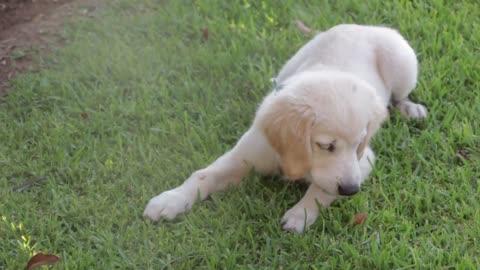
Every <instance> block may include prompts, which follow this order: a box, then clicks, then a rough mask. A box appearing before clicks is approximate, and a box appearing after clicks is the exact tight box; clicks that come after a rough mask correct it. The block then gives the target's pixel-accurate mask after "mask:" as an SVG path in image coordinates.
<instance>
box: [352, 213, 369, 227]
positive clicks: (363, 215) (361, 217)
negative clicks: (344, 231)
mask: <svg viewBox="0 0 480 270" xmlns="http://www.w3.org/2000/svg"><path fill="white" fill-rule="evenodd" d="M367 217H368V216H367V213H358V214H356V215H355V217H354V219H353V223H354V224H355V225H359V224H362V223H363V222H365V220H367Z"/></svg>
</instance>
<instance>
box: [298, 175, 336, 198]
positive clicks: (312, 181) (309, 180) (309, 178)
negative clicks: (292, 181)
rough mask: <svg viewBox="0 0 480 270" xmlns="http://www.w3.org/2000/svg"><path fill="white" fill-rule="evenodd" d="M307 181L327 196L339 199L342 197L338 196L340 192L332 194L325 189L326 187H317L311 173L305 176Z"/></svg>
mask: <svg viewBox="0 0 480 270" xmlns="http://www.w3.org/2000/svg"><path fill="white" fill-rule="evenodd" d="M305 179H306V180H307V181H308V182H310V184H311V185H316V186H317V187H318V188H319V189H320V190H322V191H323V192H325V193H326V194H327V195H329V196H334V197H339V196H340V195H339V194H338V192H331V191H329V190H328V189H326V188H324V187H322V186H320V185H317V184H316V183H315V181H314V180H313V177H312V175H311V174H310V173H309V174H307V175H306V176H305Z"/></svg>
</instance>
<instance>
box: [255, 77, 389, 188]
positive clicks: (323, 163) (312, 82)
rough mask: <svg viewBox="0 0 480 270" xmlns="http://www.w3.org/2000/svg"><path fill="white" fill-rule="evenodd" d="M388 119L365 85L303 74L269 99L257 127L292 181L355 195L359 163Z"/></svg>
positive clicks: (344, 78) (259, 113)
mask: <svg viewBox="0 0 480 270" xmlns="http://www.w3.org/2000/svg"><path fill="white" fill-rule="evenodd" d="M386 115H387V110H386V107H385V105H384V104H383V103H382V101H381V100H380V98H379V97H378V96H377V94H376V92H375V90H374V89H372V88H371V87H370V86H369V85H368V84H367V83H364V82H362V81H360V80H359V79H356V78H353V77H351V76H348V75H345V74H338V73H332V74H323V73H322V74H318V73H304V74H301V75H297V76H295V77H293V78H292V79H290V80H289V81H287V82H286V84H285V87H284V88H283V89H282V90H281V91H280V92H277V93H275V94H272V95H269V96H268V97H267V98H266V99H265V100H264V102H263V103H262V105H261V106H260V108H259V110H258V111H257V117H256V120H255V121H256V122H255V124H256V125H258V126H259V128H260V129H261V130H262V131H263V133H264V134H265V136H266V138H267V140H268V142H269V143H270V145H271V146H272V148H273V149H274V150H275V151H276V152H277V154H278V157H279V159H280V164H281V167H282V171H283V173H284V174H285V176H287V177H288V178H290V179H292V180H297V179H301V178H307V179H308V180H310V181H311V182H312V183H314V184H316V185H317V186H318V187H320V188H322V189H323V190H324V191H325V192H327V193H328V194H331V195H353V194H355V193H356V192H357V191H358V190H359V188H360V184H361V181H362V179H361V173H360V167H359V163H358V160H359V159H360V158H361V157H362V156H363V152H364V149H365V148H366V147H367V146H368V143H369V140H370V139H371V138H372V136H373V135H374V134H375V132H376V131H377V129H378V128H379V127H380V125H381V123H382V121H383V120H384V119H385V117H386Z"/></svg>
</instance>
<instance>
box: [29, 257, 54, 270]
mask: <svg viewBox="0 0 480 270" xmlns="http://www.w3.org/2000/svg"><path fill="white" fill-rule="evenodd" d="M58 261H60V258H59V257H58V256H56V255H53V254H43V253H37V254H35V255H34V256H33V257H32V258H30V260H28V263H27V267H25V269H26V270H31V269H33V268H35V267H39V266H42V265H47V264H54V263H57V262H58Z"/></svg>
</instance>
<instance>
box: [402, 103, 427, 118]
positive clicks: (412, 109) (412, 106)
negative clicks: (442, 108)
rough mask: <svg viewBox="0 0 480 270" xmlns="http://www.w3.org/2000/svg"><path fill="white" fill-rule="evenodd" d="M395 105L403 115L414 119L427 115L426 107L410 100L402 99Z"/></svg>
mask: <svg viewBox="0 0 480 270" xmlns="http://www.w3.org/2000/svg"><path fill="white" fill-rule="evenodd" d="M396 107H397V108H398V109H399V110H400V112H401V113H402V115H403V116H405V117H409V118H416V119H420V118H425V117H427V108H426V107H425V106H423V105H421V104H417V103H413V102H411V101H410V100H402V101H400V102H398V103H397V104H396Z"/></svg>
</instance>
